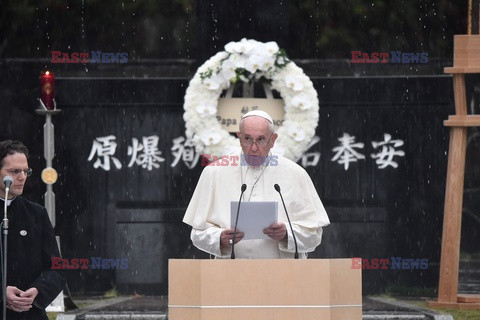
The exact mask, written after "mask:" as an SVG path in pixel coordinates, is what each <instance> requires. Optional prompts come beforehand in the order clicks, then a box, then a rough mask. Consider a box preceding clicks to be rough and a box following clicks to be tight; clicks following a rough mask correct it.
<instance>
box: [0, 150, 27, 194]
mask: <svg viewBox="0 0 480 320" xmlns="http://www.w3.org/2000/svg"><path fill="white" fill-rule="evenodd" d="M27 169H28V161H27V157H26V156H25V155H24V154H23V153H14V154H9V155H7V156H6V157H5V158H3V166H2V168H1V169H0V176H1V181H0V198H3V199H5V184H4V183H3V178H5V177H6V176H10V177H12V178H13V183H12V185H11V186H10V190H9V192H8V199H12V198H14V197H16V196H19V195H21V194H22V193H23V187H24V186H25V182H26V181H27V176H26V175H25V172H24V170H27ZM13 170H22V171H21V172H20V173H18V174H14V171H13Z"/></svg>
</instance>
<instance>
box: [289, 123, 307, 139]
mask: <svg viewBox="0 0 480 320" xmlns="http://www.w3.org/2000/svg"><path fill="white" fill-rule="evenodd" d="M288 135H289V136H290V137H292V138H293V140H295V141H302V140H304V139H305V131H304V130H303V129H302V128H301V127H300V126H290V127H289V128H288Z"/></svg>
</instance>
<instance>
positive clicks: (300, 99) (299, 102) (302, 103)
mask: <svg viewBox="0 0 480 320" xmlns="http://www.w3.org/2000/svg"><path fill="white" fill-rule="evenodd" d="M310 99H311V97H310V96H308V95H306V94H305V93H300V94H297V95H296V96H295V97H293V99H292V100H291V103H292V106H294V107H295V108H297V109H300V110H306V109H308V108H311V107H312V103H311V101H310Z"/></svg>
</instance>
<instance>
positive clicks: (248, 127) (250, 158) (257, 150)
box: [237, 116, 277, 166]
mask: <svg viewBox="0 0 480 320" xmlns="http://www.w3.org/2000/svg"><path fill="white" fill-rule="evenodd" d="M240 130H241V131H240V132H238V133H237V135H238V138H239V139H240V144H241V146H242V151H243V154H244V155H245V158H246V160H247V162H248V163H249V165H252V166H259V165H261V164H262V161H263V160H265V159H266V158H267V157H268V154H269V152H270V149H271V148H273V146H274V144H275V140H276V139H277V134H276V133H273V134H272V132H271V131H270V128H269V122H268V120H266V119H264V118H262V117H257V116H251V117H247V118H245V119H243V122H242V128H240ZM259 159H262V161H259Z"/></svg>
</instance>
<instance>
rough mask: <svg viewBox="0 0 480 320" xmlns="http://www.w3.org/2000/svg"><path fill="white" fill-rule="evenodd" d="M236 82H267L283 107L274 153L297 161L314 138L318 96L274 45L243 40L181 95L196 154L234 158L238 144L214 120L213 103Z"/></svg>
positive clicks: (214, 60)
mask: <svg viewBox="0 0 480 320" xmlns="http://www.w3.org/2000/svg"><path fill="white" fill-rule="evenodd" d="M237 81H243V82H252V81H266V82H269V83H270V86H271V88H272V89H273V90H276V91H278V92H279V93H280V96H281V97H282V98H283V101H284V105H285V116H284V122H283V125H282V126H281V127H280V128H279V129H278V130H277V133H278V139H277V140H276V142H275V146H274V148H273V152H274V153H276V154H280V155H283V156H285V157H287V158H289V159H291V160H293V161H298V160H299V159H300V157H301V156H302V154H303V153H304V152H305V151H306V150H307V149H308V147H309V143H310V141H311V140H312V138H313V137H314V135H315V129H316V127H317V124H318V118H319V105H318V97H317V91H316V90H315V88H314V87H313V83H312V81H311V80H310V78H309V77H308V76H306V75H305V74H304V73H303V70H302V69H301V68H299V67H298V66H297V65H295V63H294V62H293V61H290V60H289V59H288V58H287V57H286V54H285V52H284V51H283V50H281V49H279V47H278V45H277V43H276V42H267V43H262V42H258V41H256V40H247V39H242V40H241V41H239V42H230V43H228V44H227V45H225V51H221V52H218V53H217V54H216V55H214V56H213V57H211V58H210V59H209V60H207V61H206V62H205V63H204V64H203V65H202V66H200V67H199V68H198V70H197V72H196V73H195V75H194V77H193V78H192V80H191V81H190V84H189V86H188V88H187V91H186V94H185V104H184V106H183V107H184V109H185V113H184V115H183V118H184V120H185V127H186V132H185V133H186V136H187V137H189V138H191V139H192V140H193V142H194V143H195V146H196V149H197V151H198V152H202V153H205V154H210V155H215V156H218V157H220V156H222V155H227V154H231V153H233V152H238V151H239V150H240V144H239V141H238V138H236V137H234V136H232V135H231V134H230V133H229V132H228V131H226V130H224V129H222V127H221V124H220V123H219V121H218V120H217V117H216V116H217V105H218V99H219V98H220V95H221V94H222V92H223V91H224V90H226V89H228V88H229V87H230V85H232V84H234V83H235V82H237Z"/></svg>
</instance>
